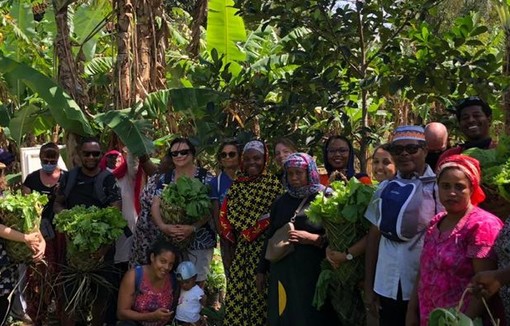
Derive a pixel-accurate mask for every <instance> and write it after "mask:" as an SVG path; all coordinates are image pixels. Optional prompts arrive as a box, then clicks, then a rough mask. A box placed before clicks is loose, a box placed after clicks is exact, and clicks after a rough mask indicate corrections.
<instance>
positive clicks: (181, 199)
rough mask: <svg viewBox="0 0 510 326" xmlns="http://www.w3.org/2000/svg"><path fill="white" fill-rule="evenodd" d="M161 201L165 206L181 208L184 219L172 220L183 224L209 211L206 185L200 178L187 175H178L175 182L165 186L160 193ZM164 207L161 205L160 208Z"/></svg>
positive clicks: (197, 218)
mask: <svg viewBox="0 0 510 326" xmlns="http://www.w3.org/2000/svg"><path fill="white" fill-rule="evenodd" d="M161 201H162V203H163V205H164V206H166V207H168V206H170V207H176V208H179V209H182V210H183V211H184V212H185V215H186V216H185V220H180V221H177V220H176V221H174V222H175V223H185V224H191V223H194V222H196V221H199V220H201V219H202V218H204V216H206V214H208V213H209V210H210V205H211V200H210V199H209V189H208V187H207V186H205V185H204V184H203V183H202V182H200V180H198V179H196V178H189V177H187V176H182V177H179V179H177V181H176V182H175V183H171V184H169V185H167V186H165V189H163V192H162V194H161ZM166 207H163V206H162V209H165V208H166ZM162 213H164V212H162ZM163 215H164V214H163Z"/></svg>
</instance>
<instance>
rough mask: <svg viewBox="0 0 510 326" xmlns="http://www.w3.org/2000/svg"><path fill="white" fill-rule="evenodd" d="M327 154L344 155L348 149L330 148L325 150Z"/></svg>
mask: <svg viewBox="0 0 510 326" xmlns="http://www.w3.org/2000/svg"><path fill="white" fill-rule="evenodd" d="M327 152H328V154H345V153H349V149H348V148H331V149H329V148H328V150H327Z"/></svg>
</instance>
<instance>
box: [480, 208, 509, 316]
mask: <svg viewBox="0 0 510 326" xmlns="http://www.w3.org/2000/svg"><path fill="white" fill-rule="evenodd" d="M494 250H495V251H496V255H497V256H498V267H499V269H498V270H492V271H485V272H480V273H478V274H476V275H475V277H473V280H472V282H471V283H472V284H473V286H474V292H475V293H477V294H478V293H479V292H481V293H482V294H483V295H484V296H486V297H490V296H492V295H494V294H496V293H498V291H499V295H500V296H501V300H502V302H503V306H504V309H505V319H506V324H507V325H510V218H507V219H506V222H505V225H504V226H503V229H501V231H500V232H499V235H498V238H497V239H496V243H495V244H494Z"/></svg>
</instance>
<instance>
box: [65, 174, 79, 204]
mask: <svg viewBox="0 0 510 326" xmlns="http://www.w3.org/2000/svg"><path fill="white" fill-rule="evenodd" d="M80 169H81V168H80V167H79V166H77V167H75V168H74V169H72V170H71V171H69V173H68V174H67V180H66V184H65V187H64V197H65V199H66V201H67V198H69V195H70V194H71V190H73V187H74V185H75V184H76V178H77V177H78V172H79V171H80Z"/></svg>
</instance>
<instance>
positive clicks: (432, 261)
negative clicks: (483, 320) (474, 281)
mask: <svg viewBox="0 0 510 326" xmlns="http://www.w3.org/2000/svg"><path fill="white" fill-rule="evenodd" d="M445 215H446V212H442V213H439V214H437V215H436V216H435V217H434V218H433V219H432V221H431V222H430V225H429V228H428V229H427V231H426V234H425V242H424V246H423V251H422V254H421V259H420V282H419V284H418V298H419V304H420V323H421V325H422V326H426V325H427V324H428V317H429V314H430V312H431V311H432V310H434V309H435V308H439V307H440V308H449V307H453V306H456V305H457V304H458V303H459V301H460V298H461V296H462V293H463V292H464V290H465V289H466V287H467V285H468V284H469V281H470V280H471V278H472V277H473V276H474V269H473V259H474V258H479V259H485V258H489V259H494V260H495V259H496V258H495V253H494V251H493V250H492V247H493V244H494V242H495V240H496V237H497V236H498V233H499V231H500V229H501V227H502V225H503V223H502V222H501V221H500V220H499V218H497V217H496V216H494V215H492V214H491V213H489V212H487V211H484V210H483V209H481V208H478V207H474V208H473V209H472V210H471V212H469V213H468V214H466V215H465V216H464V217H463V218H462V219H461V220H460V221H459V222H458V223H457V225H456V226H455V228H453V229H452V230H447V231H444V232H441V231H440V230H439V228H438V225H439V223H440V222H441V221H442V220H443V218H444V217H445ZM469 300H470V297H469V295H467V296H466V299H465V302H464V304H463V306H462V308H463V311H464V310H465V309H466V308H467V306H468V304H469Z"/></svg>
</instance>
